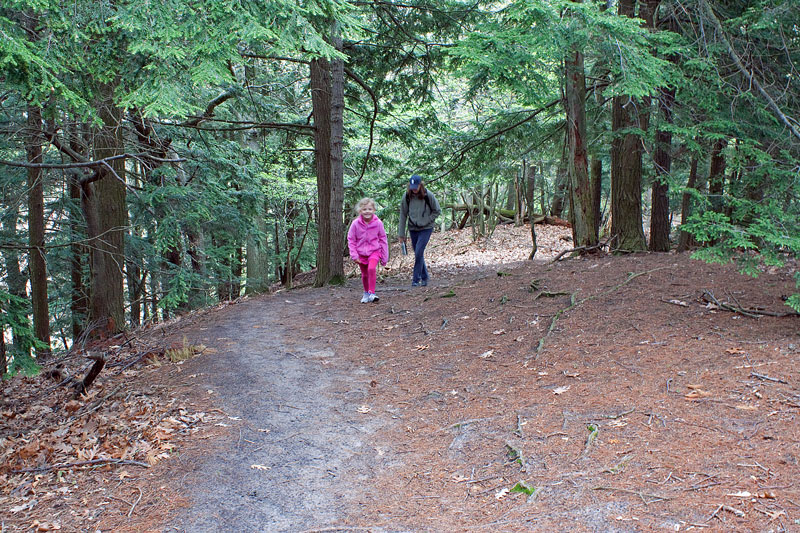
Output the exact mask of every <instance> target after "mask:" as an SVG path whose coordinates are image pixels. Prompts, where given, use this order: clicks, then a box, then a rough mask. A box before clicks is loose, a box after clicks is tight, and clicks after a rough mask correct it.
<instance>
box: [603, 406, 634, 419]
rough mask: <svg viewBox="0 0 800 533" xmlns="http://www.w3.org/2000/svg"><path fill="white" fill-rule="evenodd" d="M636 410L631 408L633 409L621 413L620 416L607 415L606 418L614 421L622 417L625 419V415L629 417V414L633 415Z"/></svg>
mask: <svg viewBox="0 0 800 533" xmlns="http://www.w3.org/2000/svg"><path fill="white" fill-rule="evenodd" d="M635 410H636V408H635V407H631V408H630V409H628V410H627V411H623V412H621V413H620V414H618V415H605V418H610V419H612V420H616V419H618V418H622V417H623V416H625V415H629V414H631V413H632V412H634V411H635Z"/></svg>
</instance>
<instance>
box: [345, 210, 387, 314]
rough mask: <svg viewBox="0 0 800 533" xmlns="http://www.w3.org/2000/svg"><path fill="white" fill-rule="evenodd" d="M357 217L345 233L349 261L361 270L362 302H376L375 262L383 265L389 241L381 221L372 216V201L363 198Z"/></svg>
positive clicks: (376, 264)
mask: <svg viewBox="0 0 800 533" xmlns="http://www.w3.org/2000/svg"><path fill="white" fill-rule="evenodd" d="M356 213H358V216H357V217H356V218H355V219H354V220H353V222H352V224H350V231H348V232H347V245H348V247H349V248H350V258H351V259H352V260H353V261H355V262H356V263H358V266H359V267H361V281H362V283H363V284H364V295H363V296H362V298H361V303H362V304H365V303H367V302H377V301H378V299H379V298H378V296H377V295H376V294H375V280H376V278H377V269H378V263H379V262H380V264H381V265H385V264H386V261H388V260H389V242H388V241H387V240H386V230H385V229H383V222H381V219H379V218H378V216H377V215H376V214H375V200H373V199H372V198H363V199H362V200H361V201H360V202H358V204H356Z"/></svg>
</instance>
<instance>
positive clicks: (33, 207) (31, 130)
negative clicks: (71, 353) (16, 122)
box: [25, 105, 50, 361]
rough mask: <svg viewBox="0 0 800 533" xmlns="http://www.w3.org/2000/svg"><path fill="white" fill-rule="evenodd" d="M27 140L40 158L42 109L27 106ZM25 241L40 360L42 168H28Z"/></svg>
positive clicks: (45, 352)
mask: <svg viewBox="0 0 800 533" xmlns="http://www.w3.org/2000/svg"><path fill="white" fill-rule="evenodd" d="M27 126H28V135H29V136H28V142H27V145H26V147H25V151H26V152H27V157H28V162H29V163H32V164H41V162H42V140H41V132H42V110H41V109H40V108H38V107H36V106H33V105H29V106H28V124H27ZM28 244H29V246H30V255H29V258H30V259H29V266H30V280H31V304H32V307H33V332H34V336H35V337H36V338H37V339H38V340H39V341H40V342H41V343H42V344H43V345H44V346H43V347H42V349H41V350H36V359H38V360H39V361H42V360H44V359H45V358H47V357H48V356H49V355H50V311H49V309H48V303H47V263H46V260H45V248H44V184H43V183H42V170H41V169H40V168H34V167H30V168H28Z"/></svg>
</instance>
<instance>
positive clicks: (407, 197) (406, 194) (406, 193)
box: [403, 191, 433, 225]
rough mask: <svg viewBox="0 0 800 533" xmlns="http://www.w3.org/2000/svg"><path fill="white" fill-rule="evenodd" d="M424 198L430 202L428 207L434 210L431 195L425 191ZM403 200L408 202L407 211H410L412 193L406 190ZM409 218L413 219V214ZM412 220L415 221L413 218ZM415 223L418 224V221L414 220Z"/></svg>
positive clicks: (426, 201) (427, 202)
mask: <svg viewBox="0 0 800 533" xmlns="http://www.w3.org/2000/svg"><path fill="white" fill-rule="evenodd" d="M424 198H425V203H426V204H428V209H430V210H431V211H433V206H432V205H431V199H430V196H428V193H427V192H426V193H425V196H424ZM403 201H404V202H405V203H406V213H408V209H409V206H410V205H411V195H410V194H408V191H406V192H405V194H404V195H403ZM408 219H409V220H411V216H409V217H408ZM411 222H414V221H413V220H411ZM414 224H415V225H416V222H414Z"/></svg>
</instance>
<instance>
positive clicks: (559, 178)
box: [550, 158, 569, 218]
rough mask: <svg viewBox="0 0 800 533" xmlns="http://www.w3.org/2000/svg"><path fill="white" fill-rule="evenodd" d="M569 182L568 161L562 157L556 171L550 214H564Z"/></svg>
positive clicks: (559, 215)
mask: <svg viewBox="0 0 800 533" xmlns="http://www.w3.org/2000/svg"><path fill="white" fill-rule="evenodd" d="M568 184H569V173H568V171H567V161H566V160H565V159H564V158H562V159H561V163H559V165H558V170H557V171H556V183H555V186H554V190H553V201H552V202H551V203H550V215H552V216H554V217H559V218H561V217H562V216H564V197H565V195H566V191H567V185H568Z"/></svg>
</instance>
